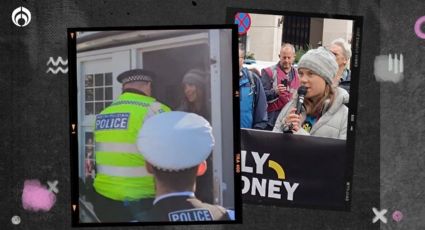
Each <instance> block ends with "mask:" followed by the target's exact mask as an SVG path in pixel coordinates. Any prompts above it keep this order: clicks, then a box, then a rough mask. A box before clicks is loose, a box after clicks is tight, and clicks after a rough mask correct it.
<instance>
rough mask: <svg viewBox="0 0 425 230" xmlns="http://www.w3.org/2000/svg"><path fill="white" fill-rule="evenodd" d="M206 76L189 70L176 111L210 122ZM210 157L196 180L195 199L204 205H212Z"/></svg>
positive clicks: (198, 70)
mask: <svg viewBox="0 0 425 230" xmlns="http://www.w3.org/2000/svg"><path fill="white" fill-rule="evenodd" d="M206 79H207V74H206V73H205V72H204V71H202V70H200V69H191V70H189V71H188V72H187V73H186V74H185V75H184V77H183V81H182V83H183V92H184V95H183V100H182V102H181V104H180V106H179V107H178V108H177V111H184V112H191V113H196V114H198V115H200V116H202V117H204V118H205V119H206V120H208V121H210V117H211V116H210V110H209V109H208V106H207V103H206V102H207V100H206V99H207V98H206V91H205V89H206V82H207V80H206ZM212 155H214V154H211V155H210V156H209V157H208V158H207V165H208V166H209V167H208V168H207V171H206V172H205V174H204V175H202V176H199V177H197V178H196V197H198V198H199V199H200V200H202V201H204V202H206V203H211V204H212V203H214V195H213V174H212V166H213V162H212Z"/></svg>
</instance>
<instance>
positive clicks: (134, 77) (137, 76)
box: [122, 75, 152, 83]
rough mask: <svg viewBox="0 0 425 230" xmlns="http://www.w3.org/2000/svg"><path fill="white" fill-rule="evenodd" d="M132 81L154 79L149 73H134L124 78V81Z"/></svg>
mask: <svg viewBox="0 0 425 230" xmlns="http://www.w3.org/2000/svg"><path fill="white" fill-rule="evenodd" d="M131 81H152V78H151V77H150V76H148V75H133V76H130V77H127V78H124V79H123V80H122V83H127V82H131Z"/></svg>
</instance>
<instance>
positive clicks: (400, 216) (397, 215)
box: [393, 210, 403, 222]
mask: <svg viewBox="0 0 425 230" xmlns="http://www.w3.org/2000/svg"><path fill="white" fill-rule="evenodd" d="M402 219H403V213H401V212H400V211H398V210H396V211H394V212H393V220H394V221H396V222H400V221H401V220H402Z"/></svg>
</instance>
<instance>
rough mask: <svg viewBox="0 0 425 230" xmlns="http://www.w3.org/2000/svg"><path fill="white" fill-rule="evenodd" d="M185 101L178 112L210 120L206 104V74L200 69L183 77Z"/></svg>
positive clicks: (192, 70) (190, 71) (191, 71)
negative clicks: (194, 114)
mask: <svg viewBox="0 0 425 230" xmlns="http://www.w3.org/2000/svg"><path fill="white" fill-rule="evenodd" d="M182 83H183V92H184V95H183V100H182V102H181V104H180V106H179V107H178V108H177V111H184V112H191V113H196V114H198V115H200V116H202V117H204V118H205V119H206V120H210V112H209V109H208V106H207V104H206V101H207V100H206V95H205V93H206V92H205V88H206V73H205V72H203V71H202V70H199V69H191V70H189V71H188V72H187V73H186V74H185V75H184V77H183V81H182Z"/></svg>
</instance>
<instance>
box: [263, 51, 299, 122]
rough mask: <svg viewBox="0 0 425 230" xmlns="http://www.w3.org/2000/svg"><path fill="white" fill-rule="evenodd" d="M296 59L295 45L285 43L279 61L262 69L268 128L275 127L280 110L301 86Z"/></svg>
mask: <svg viewBox="0 0 425 230" xmlns="http://www.w3.org/2000/svg"><path fill="white" fill-rule="evenodd" d="M294 60H295V48H294V46H293V45H292V44H289V43H285V44H283V45H282V46H281V48H280V54H279V62H278V63H277V64H276V65H272V66H270V67H267V68H264V69H263V70H262V71H261V82H262V83H263V86H264V92H265V94H266V97H267V103H268V106H267V113H268V118H269V120H268V124H267V130H272V129H273V127H274V125H275V123H276V119H277V116H279V113H280V111H281V110H282V108H283V107H284V106H285V105H286V104H287V103H288V102H289V101H290V100H291V99H292V96H293V94H294V93H295V92H296V91H297V89H298V87H299V86H300V81H299V79H298V73H297V70H296V69H295V68H294V66H293V63H294Z"/></svg>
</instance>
